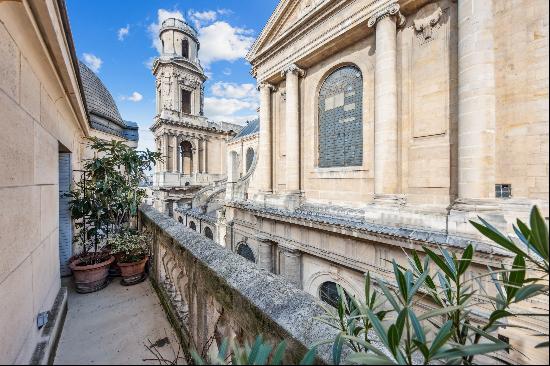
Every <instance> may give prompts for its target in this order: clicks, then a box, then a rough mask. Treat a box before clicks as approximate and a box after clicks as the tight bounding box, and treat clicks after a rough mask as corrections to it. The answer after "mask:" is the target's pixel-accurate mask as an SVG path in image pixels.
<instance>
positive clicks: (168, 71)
mask: <svg viewBox="0 0 550 366" xmlns="http://www.w3.org/2000/svg"><path fill="white" fill-rule="evenodd" d="M159 38H160V41H161V46H162V52H161V55H160V57H158V58H157V59H156V60H155V63H154V65H153V75H155V78H156V100H157V116H158V117H159V118H162V119H167V120H177V121H184V122H187V123H191V124H196V125H201V126H202V125H205V124H206V123H207V122H206V119H205V118H204V117H203V115H204V86H203V85H204V82H205V81H206V79H207V77H206V75H205V74H204V70H203V69H202V66H201V64H200V61H199V57H198V53H199V49H200V43H199V40H198V36H197V31H196V30H195V29H193V27H191V26H190V25H189V24H187V23H186V22H184V21H182V20H180V19H175V18H169V19H166V20H165V21H164V22H162V24H161V27H160V32H159Z"/></svg>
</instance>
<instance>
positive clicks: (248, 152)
mask: <svg viewBox="0 0 550 366" xmlns="http://www.w3.org/2000/svg"><path fill="white" fill-rule="evenodd" d="M253 161H254V149H253V148H251V147H249V148H248V150H246V171H247V172H248V171H249V170H250V168H251V167H252V162H253Z"/></svg>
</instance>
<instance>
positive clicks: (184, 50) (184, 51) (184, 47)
mask: <svg viewBox="0 0 550 366" xmlns="http://www.w3.org/2000/svg"><path fill="white" fill-rule="evenodd" d="M181 55H182V56H183V57H185V58H189V41H187V40H186V39H184V40H183V41H181Z"/></svg>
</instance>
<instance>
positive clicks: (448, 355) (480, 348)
mask: <svg viewBox="0 0 550 366" xmlns="http://www.w3.org/2000/svg"><path fill="white" fill-rule="evenodd" d="M508 347H509V345H508V344H507V343H504V342H501V343H487V344H472V345H468V346H463V347H457V348H453V349H450V350H447V351H443V352H438V353H436V354H435V355H434V356H433V357H432V359H433V360H439V359H447V360H449V359H455V358H461V357H468V356H475V355H485V354H487V353H491V352H496V351H501V350H505V349H507V348H508Z"/></svg>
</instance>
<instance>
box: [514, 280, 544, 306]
mask: <svg viewBox="0 0 550 366" xmlns="http://www.w3.org/2000/svg"><path fill="white" fill-rule="evenodd" d="M547 290H548V286H545V285H540V284H531V285H527V286H524V287H522V288H520V289H519V290H518V291H517V292H516V296H515V298H514V301H515V302H520V301H523V300H527V299H529V298H531V297H533V296H537V295H540V294H543V293H544V291H547Z"/></svg>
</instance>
